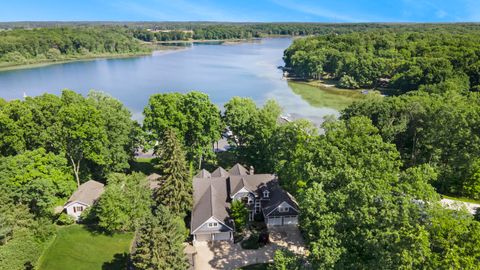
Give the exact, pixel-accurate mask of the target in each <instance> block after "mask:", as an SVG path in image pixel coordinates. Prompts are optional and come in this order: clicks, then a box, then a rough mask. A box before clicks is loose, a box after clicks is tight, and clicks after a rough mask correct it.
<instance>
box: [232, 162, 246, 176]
mask: <svg viewBox="0 0 480 270" xmlns="http://www.w3.org/2000/svg"><path fill="white" fill-rule="evenodd" d="M228 173H229V174H230V175H248V171H247V169H245V167H243V166H242V165H240V164H238V163H237V164H235V165H234V166H233V167H232V168H231V169H230V170H229V171H228Z"/></svg>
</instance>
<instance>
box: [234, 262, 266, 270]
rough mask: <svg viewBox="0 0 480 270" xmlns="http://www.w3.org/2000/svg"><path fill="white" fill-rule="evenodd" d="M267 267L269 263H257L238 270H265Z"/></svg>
mask: <svg viewBox="0 0 480 270" xmlns="http://www.w3.org/2000/svg"><path fill="white" fill-rule="evenodd" d="M269 265H270V264H269V263H257V264H251V265H247V266H244V267H241V268H239V269H238V270H267V268H268V266H269Z"/></svg>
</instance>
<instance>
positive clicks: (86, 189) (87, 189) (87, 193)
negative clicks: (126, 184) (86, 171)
mask: <svg viewBox="0 0 480 270" xmlns="http://www.w3.org/2000/svg"><path fill="white" fill-rule="evenodd" d="M103 191H104V185H103V184H102V183H100V182H97V181H94V180H90V181H88V182H85V183H83V184H81V185H80V186H79V187H78V189H77V190H76V191H75V192H74V193H73V194H72V196H71V197H70V199H68V202H67V204H68V203H71V202H75V201H76V202H81V203H84V204H87V205H93V203H94V202H95V201H96V200H97V199H98V198H100V195H102V193H103Z"/></svg>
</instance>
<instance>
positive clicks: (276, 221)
mask: <svg viewBox="0 0 480 270" xmlns="http://www.w3.org/2000/svg"><path fill="white" fill-rule="evenodd" d="M267 224H268V225H270V226H280V225H282V217H270V218H268V222H267Z"/></svg>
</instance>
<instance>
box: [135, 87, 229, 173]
mask: <svg viewBox="0 0 480 270" xmlns="http://www.w3.org/2000/svg"><path fill="white" fill-rule="evenodd" d="M144 115H145V119H144V122H143V127H144V130H145V131H147V133H148V134H149V140H150V143H151V144H155V143H156V142H157V141H158V140H159V139H161V138H163V137H164V133H165V132H166V131H167V130H169V129H172V130H174V131H175V133H176V134H177V136H178V139H179V141H181V142H182V145H183V147H185V150H186V157H187V159H188V161H189V162H193V163H194V164H196V165H197V167H198V168H201V164H202V161H203V160H204V158H205V156H211V155H212V151H213V148H212V144H213V143H214V142H216V141H218V140H219V139H220V135H221V134H220V133H221V131H222V125H221V118H220V111H219V110H218V108H217V107H216V106H215V105H214V104H213V103H212V102H211V101H210V99H209V98H208V96H207V95H206V94H203V93H200V92H190V93H187V94H184V95H182V94H180V93H167V94H156V95H153V96H151V97H150V99H149V104H148V105H147V107H145V109H144Z"/></svg>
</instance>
